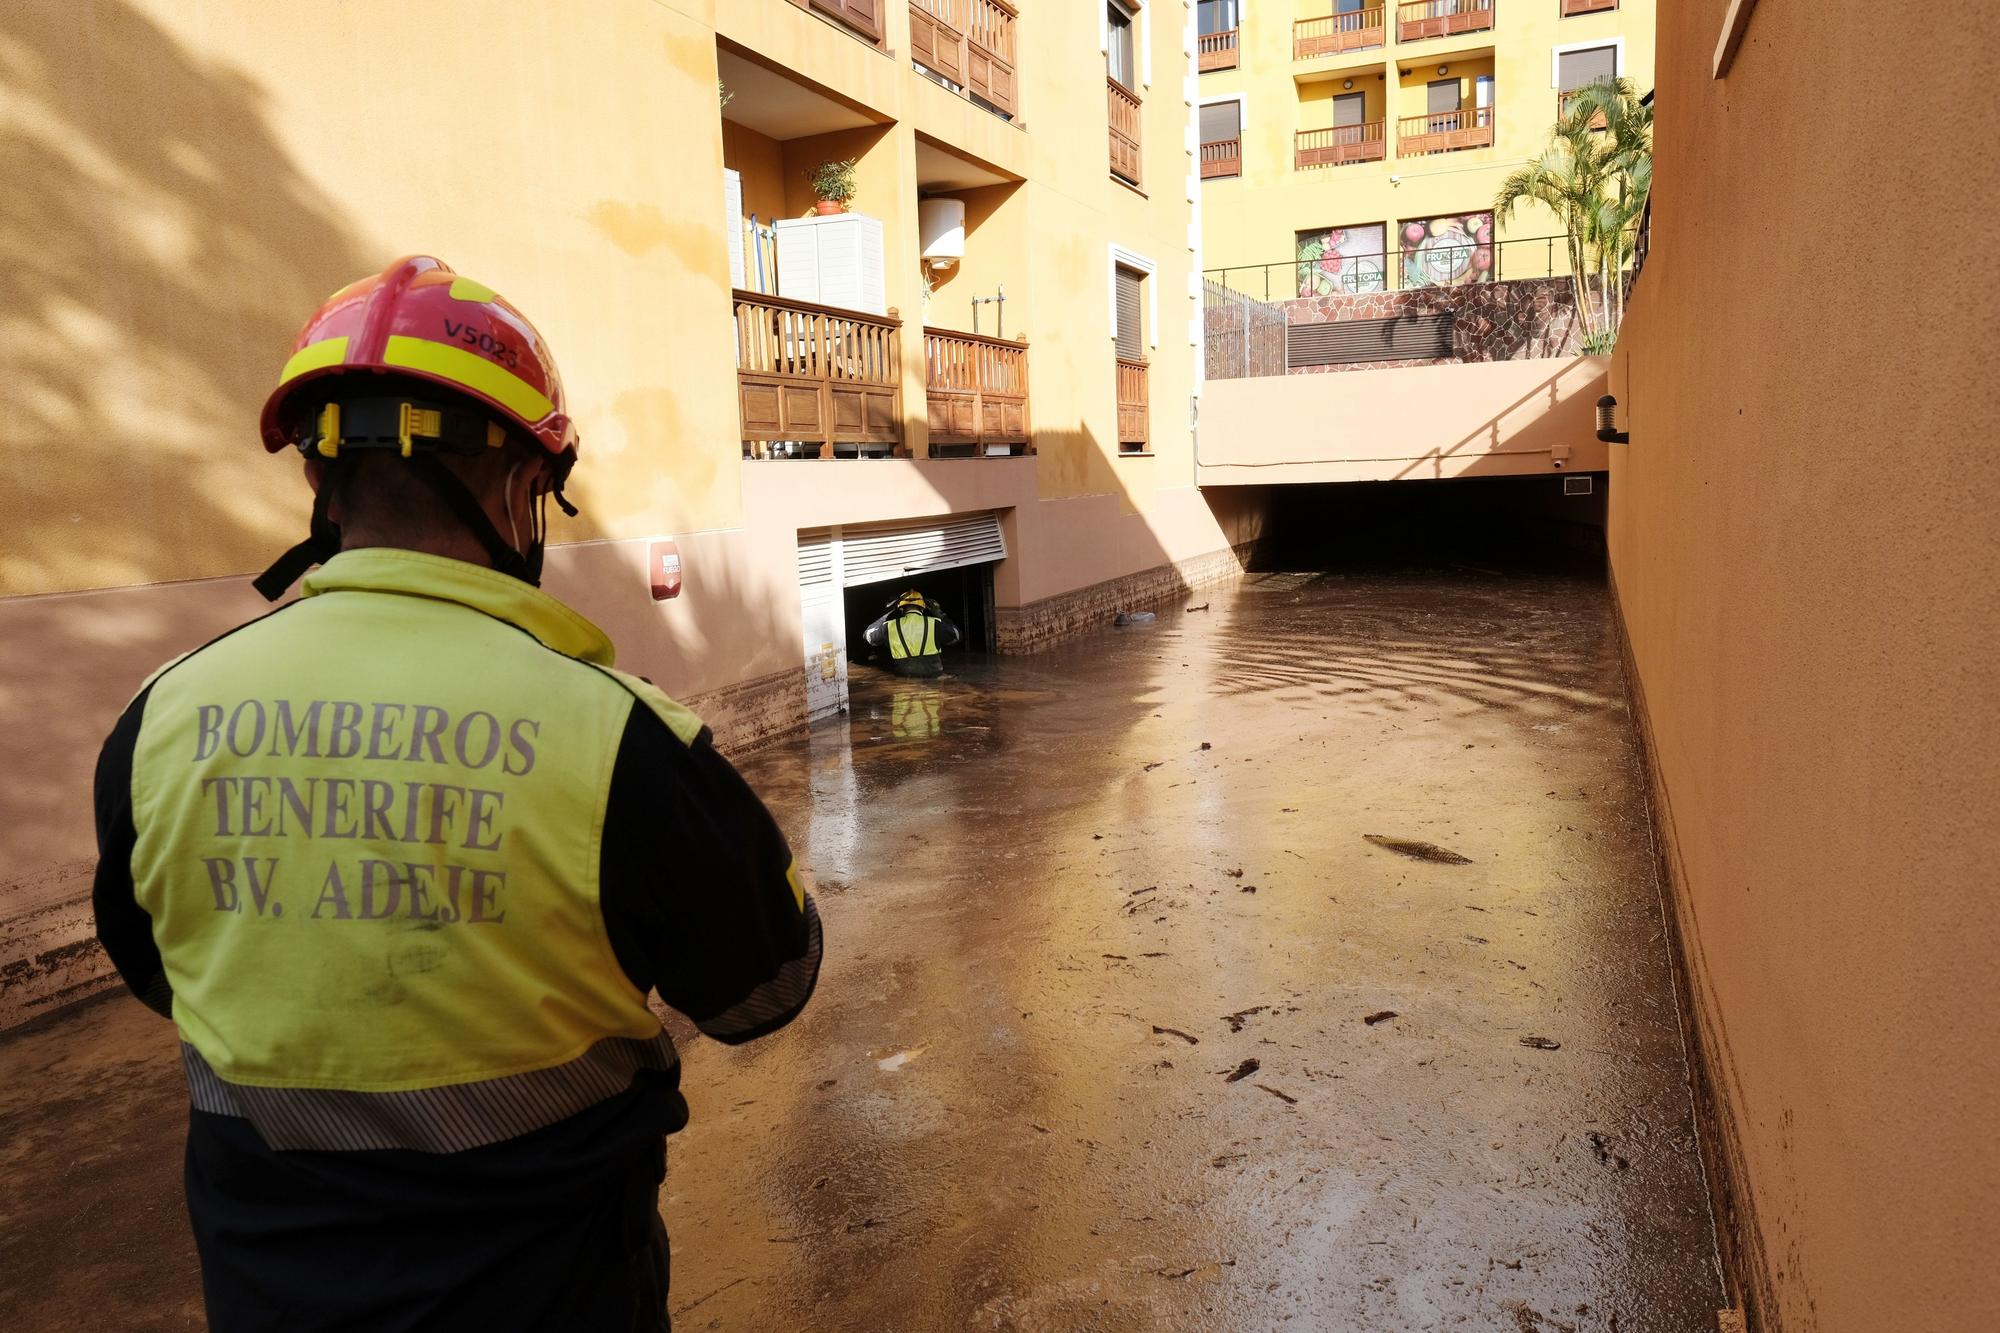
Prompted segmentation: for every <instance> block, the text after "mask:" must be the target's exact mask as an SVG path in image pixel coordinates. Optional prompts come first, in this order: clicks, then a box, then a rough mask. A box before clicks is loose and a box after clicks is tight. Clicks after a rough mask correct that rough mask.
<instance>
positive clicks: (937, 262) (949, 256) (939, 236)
mask: <svg viewBox="0 0 2000 1333" xmlns="http://www.w3.org/2000/svg"><path fill="white" fill-rule="evenodd" d="M917 234H918V237H919V238H920V239H921V241H922V242H923V259H924V263H925V264H927V265H929V266H930V267H932V268H945V267H947V266H949V265H952V264H956V263H957V262H958V261H959V260H961V259H963V258H965V200H963V199H950V198H944V197H940V198H936V199H925V200H923V201H921V202H920V203H918V205H917Z"/></svg>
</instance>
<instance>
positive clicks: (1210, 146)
mask: <svg viewBox="0 0 2000 1333" xmlns="http://www.w3.org/2000/svg"><path fill="white" fill-rule="evenodd" d="M1242 174H1243V139H1242V136H1240V135H1239V136H1237V137H1236V138H1234V139H1211V140H1210V141H1209V142H1207V143H1204V144H1203V145H1202V146H1201V178H1202V179H1203V180H1207V179H1209V178H1210V177H1211V176H1241V175H1242Z"/></svg>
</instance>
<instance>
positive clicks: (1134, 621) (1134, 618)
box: [1111, 611, 1159, 627]
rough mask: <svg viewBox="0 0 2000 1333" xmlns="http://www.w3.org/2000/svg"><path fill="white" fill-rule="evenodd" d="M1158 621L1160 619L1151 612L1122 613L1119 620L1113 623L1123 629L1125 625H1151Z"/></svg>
mask: <svg viewBox="0 0 2000 1333" xmlns="http://www.w3.org/2000/svg"><path fill="white" fill-rule="evenodd" d="M1158 619H1159V617H1158V616H1157V615H1155V614H1153V613H1152V612H1151V611H1120V612H1119V613H1118V616H1117V618H1116V619H1115V620H1113V621H1112V622H1111V623H1112V624H1114V625H1118V626H1121V627H1122V626H1125V625H1150V624H1152V623H1153V622H1154V621H1155V620H1158Z"/></svg>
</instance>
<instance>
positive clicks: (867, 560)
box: [799, 513, 1007, 588]
mask: <svg viewBox="0 0 2000 1333" xmlns="http://www.w3.org/2000/svg"><path fill="white" fill-rule="evenodd" d="M799 554H800V559H801V560H802V561H803V559H804V556H805V552H804V548H803V547H801V549H800V553H799ZM840 557H841V564H842V570H841V573H842V577H843V581H844V582H845V583H846V585H847V586H848V587H850V588H853V587H858V586H860V585H861V584H864V583H886V582H890V581H892V580H895V579H901V578H907V577H908V576H910V575H912V574H923V573H927V572H929V571H930V570H934V569H957V568H958V567H960V566H961V565H981V564H986V563H988V562H990V561H994V560H1005V559H1006V558H1007V542H1006V539H1005V538H1003V537H1002V536H1001V535H1000V516H999V515H998V514H994V513H985V514H962V515H953V516H952V517H949V518H932V519H924V520H921V521H919V522H916V523H893V524H887V523H885V524H882V525H879V526H875V527H866V528H847V529H844V530H843V531H842V533H841V538H840Z"/></svg>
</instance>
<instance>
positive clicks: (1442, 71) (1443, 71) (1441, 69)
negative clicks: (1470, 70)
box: [1438, 65, 1451, 78]
mask: <svg viewBox="0 0 2000 1333" xmlns="http://www.w3.org/2000/svg"><path fill="white" fill-rule="evenodd" d="M1449 73H1451V66H1450V65H1439V66H1438V76H1439V77H1440V78H1442V77H1443V76H1445V75H1447V74H1449Z"/></svg>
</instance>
